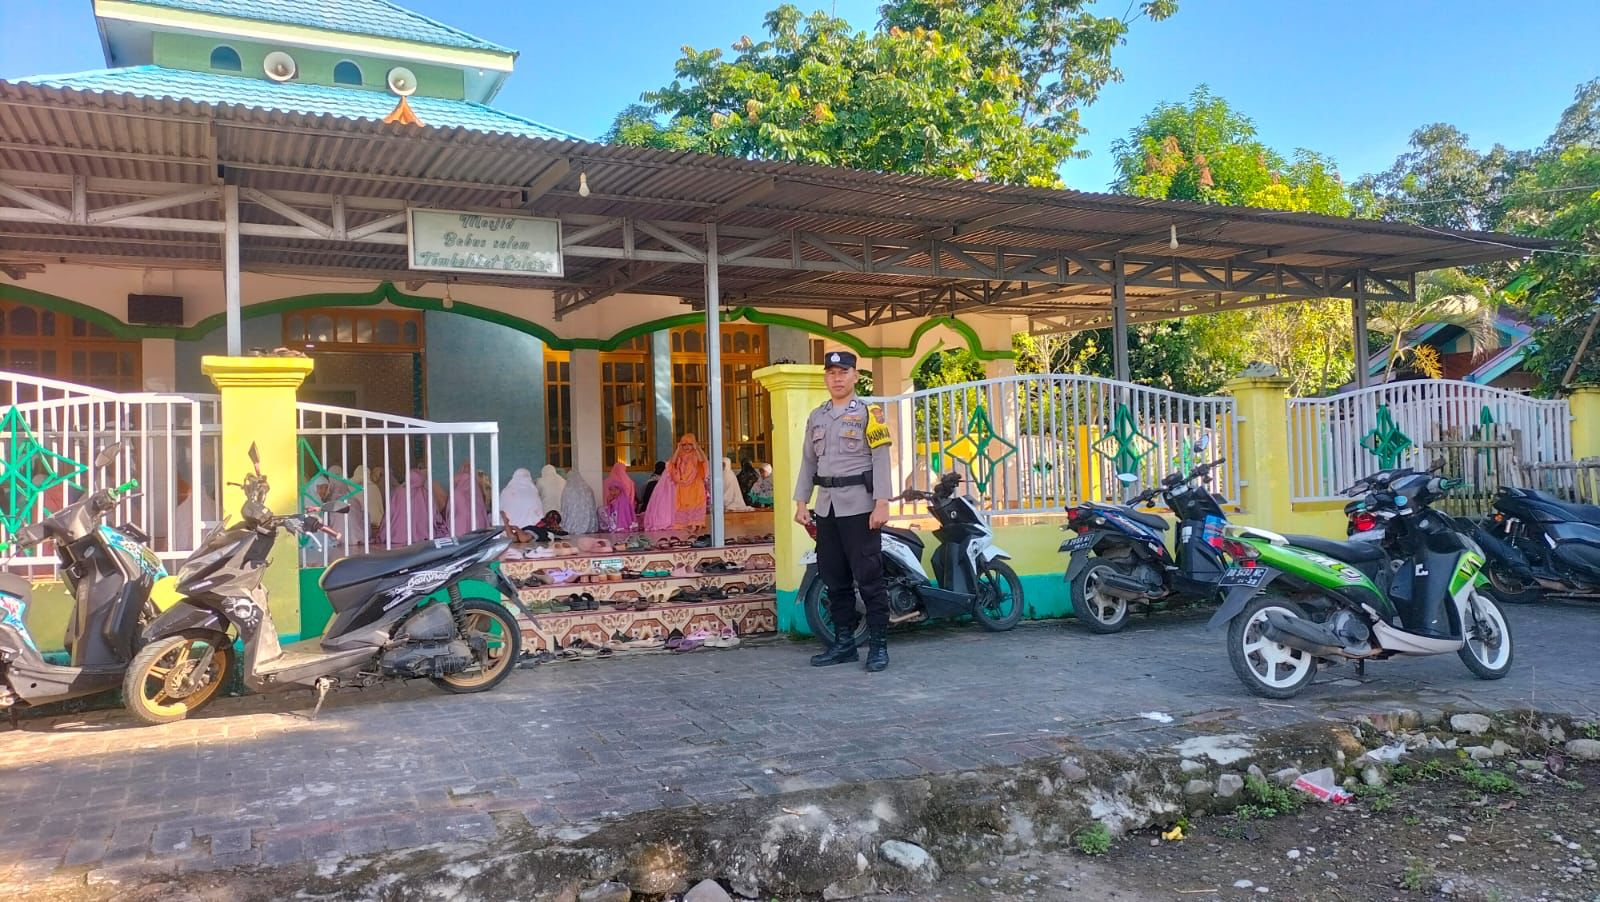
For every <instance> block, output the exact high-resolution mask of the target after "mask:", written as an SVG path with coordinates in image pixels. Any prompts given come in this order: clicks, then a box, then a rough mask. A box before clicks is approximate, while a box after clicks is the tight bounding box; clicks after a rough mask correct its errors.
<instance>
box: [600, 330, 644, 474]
mask: <svg viewBox="0 0 1600 902" xmlns="http://www.w3.org/2000/svg"><path fill="white" fill-rule="evenodd" d="M617 367H632V368H633V369H634V372H637V373H640V374H642V375H643V377H644V379H643V382H642V387H643V393H642V394H641V395H640V397H639V398H638V400H637V402H636V403H637V405H638V408H639V422H638V424H637V425H636V426H635V427H634V428H633V429H631V430H629V429H627V428H626V427H625V426H624V422H625V421H623V420H621V419H620V418H619V417H620V412H621V410H622V408H623V407H624V406H625V402H624V400H623V396H625V395H627V394H628V393H629V392H630V391H637V390H639V389H640V387H641V382H640V380H637V379H618V378H616V377H615V376H614V373H615V370H616V368H617ZM627 403H635V402H627ZM655 426H656V404H655V374H654V372H653V367H652V366H651V362H650V336H648V335H639V336H635V337H634V338H632V339H630V340H629V341H627V342H626V343H624V344H623V345H622V346H621V347H618V348H616V349H614V350H610V351H601V352H600V435H601V439H600V442H601V454H603V455H604V462H605V465H606V468H607V469H610V467H611V465H612V464H613V463H615V462H616V461H619V460H622V459H623V452H624V450H626V451H628V452H631V453H629V455H628V456H629V457H630V458H632V463H629V464H628V469H629V470H637V471H647V470H651V469H653V468H654V466H655V434H656V428H655ZM629 431H631V432H632V433H633V437H632V438H629V439H627V440H624V438H623V437H624V434H625V433H627V432H629Z"/></svg>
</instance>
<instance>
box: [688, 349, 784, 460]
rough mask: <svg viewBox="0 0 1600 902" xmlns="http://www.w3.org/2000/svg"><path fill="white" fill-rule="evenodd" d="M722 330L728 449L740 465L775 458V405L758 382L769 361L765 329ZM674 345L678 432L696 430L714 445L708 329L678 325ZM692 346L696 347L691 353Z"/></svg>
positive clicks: (724, 436)
mask: <svg viewBox="0 0 1600 902" xmlns="http://www.w3.org/2000/svg"><path fill="white" fill-rule="evenodd" d="M719 331H721V333H722V346H723V348H724V349H725V351H724V354H723V356H722V443H723V453H724V454H726V455H727V456H728V457H731V458H733V460H734V461H735V463H737V462H738V461H739V460H741V459H743V458H749V459H750V460H752V461H770V460H771V458H770V457H769V455H770V454H771V432H772V410H771V404H770V402H769V401H768V399H767V393H766V391H765V390H764V389H762V387H761V384H760V383H759V382H757V381H756V380H755V371H756V370H758V369H760V368H762V367H764V366H766V365H767V352H766V344H767V343H766V333H767V330H766V327H765V326H736V325H724V326H723V327H722V328H721V329H720V330H719ZM672 346H673V349H674V353H673V355H672V428H673V434H674V435H675V436H676V435H682V434H683V433H685V432H693V433H694V434H695V435H697V436H698V437H699V438H700V441H701V444H702V445H706V444H709V442H710V436H709V435H708V434H707V431H706V424H707V422H708V420H707V410H708V407H709V405H708V403H707V399H706V381H707V379H706V375H707V370H706V355H705V353H704V350H703V349H704V348H705V329H704V327H703V326H690V327H687V328H683V329H674V330H673V334H672ZM691 348H693V349H696V350H694V351H690V350H689V349H691ZM680 349H681V350H680Z"/></svg>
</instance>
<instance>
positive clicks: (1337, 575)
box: [1209, 469, 1511, 699]
mask: <svg viewBox="0 0 1600 902" xmlns="http://www.w3.org/2000/svg"><path fill="white" fill-rule="evenodd" d="M1460 484H1461V483H1459V482H1455V481H1452V480H1446V479H1442V478H1440V477H1438V476H1435V475H1433V474H1432V473H1427V472H1419V471H1416V470H1411V469H1399V470H1385V471H1384V472H1382V473H1377V474H1374V475H1372V476H1369V477H1367V478H1366V479H1363V480H1362V481H1360V482H1358V483H1356V484H1355V485H1353V486H1351V487H1350V488H1349V489H1346V490H1345V494H1346V495H1362V496H1364V497H1363V498H1362V500H1361V501H1360V502H1357V503H1353V504H1351V505H1350V506H1349V507H1347V508H1346V513H1347V515H1350V516H1352V517H1354V516H1356V515H1358V514H1362V515H1366V516H1367V517H1369V518H1370V517H1373V516H1376V517H1377V518H1379V519H1381V520H1384V521H1386V524H1387V525H1386V527H1385V533H1386V534H1385V536H1384V538H1383V541H1381V542H1368V541H1350V542H1334V541H1330V540H1328V539H1322V538H1318V537H1315V536H1281V535H1278V534H1276V533H1272V532H1268V531H1266V530H1261V529H1253V528H1250V527H1237V526H1230V527H1228V531H1227V536H1226V538H1225V539H1224V541H1223V551H1224V553H1226V554H1227V555H1228V556H1229V557H1231V558H1232V559H1233V561H1234V562H1235V563H1234V566H1232V567H1230V568H1229V569H1228V570H1227V571H1226V572H1224V573H1223V576H1222V580H1221V588H1222V591H1223V592H1224V593H1226V600H1225V601H1224V602H1223V605H1222V607H1221V608H1219V609H1218V610H1217V613H1216V614H1215V616H1213V617H1212V618H1211V621H1210V624H1209V627H1210V628H1213V629H1215V628H1219V627H1221V626H1223V625H1226V626H1227V627H1228V658H1229V660H1230V661H1231V662H1232V664H1233V670H1234V673H1236V674H1237V675H1238V677H1239V679H1240V681H1242V682H1243V683H1244V684H1245V686H1246V688H1248V689H1249V690H1250V691H1251V692H1253V693H1255V694H1256V695H1260V696H1264V697H1266V698H1279V699H1282V698H1291V697H1293V696H1295V695H1298V694H1299V693H1300V692H1301V691H1302V690H1304V689H1305V687H1306V686H1308V685H1310V683H1311V679H1312V677H1314V676H1316V672H1317V663H1318V662H1319V661H1328V662H1335V663H1337V662H1342V661H1356V662H1358V663H1359V664H1360V665H1362V666H1364V665H1365V663H1366V662H1367V661H1374V660H1383V659H1385V658H1390V657H1395V656H1398V655H1407V656H1421V655H1442V654H1448V653H1450V652H1456V653H1457V654H1459V655H1460V656H1461V660H1462V662H1463V663H1465V664H1466V665H1467V668H1468V669H1469V670H1471V671H1472V672H1473V673H1474V674H1476V675H1477V676H1479V677H1480V678H1482V679H1486V680H1497V679H1500V678H1501V677H1503V676H1505V675H1506V673H1507V672H1508V671H1509V670H1510V669H1511V629H1510V627H1509V626H1508V625H1507V624H1506V619H1505V616H1504V615H1503V614H1502V613H1501V611H1500V607H1499V605H1497V604H1496V603H1495V602H1494V600H1493V599H1491V598H1490V597H1489V596H1488V595H1487V594H1486V593H1485V592H1484V591H1483V587H1484V586H1485V585H1486V584H1487V582H1488V578H1487V576H1485V574H1484V572H1483V566H1484V553H1483V549H1482V548H1479V547H1478V545H1477V543H1476V542H1474V541H1473V540H1472V539H1471V538H1470V537H1469V536H1468V535H1466V534H1464V533H1463V532H1462V531H1461V530H1460V525H1459V524H1458V523H1457V521H1456V520H1455V519H1454V518H1452V517H1451V516H1449V515H1448V514H1444V513H1440V512H1439V511H1436V510H1434V509H1433V508H1431V507H1430V506H1429V504H1430V503H1431V502H1433V501H1435V500H1437V499H1438V498H1440V497H1442V496H1443V495H1444V494H1445V493H1446V492H1447V491H1449V490H1450V489H1452V488H1455V487H1456V486H1459V485H1460Z"/></svg>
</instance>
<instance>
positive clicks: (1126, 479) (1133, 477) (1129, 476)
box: [1117, 473, 1139, 485]
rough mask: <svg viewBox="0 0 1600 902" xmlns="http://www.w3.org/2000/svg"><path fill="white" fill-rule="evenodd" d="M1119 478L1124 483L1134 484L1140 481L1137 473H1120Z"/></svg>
mask: <svg viewBox="0 0 1600 902" xmlns="http://www.w3.org/2000/svg"><path fill="white" fill-rule="evenodd" d="M1117 480H1118V481H1120V482H1121V483H1122V484H1123V485H1133V484H1134V483H1136V482H1138V481H1139V476H1138V474H1135V473H1118V474H1117Z"/></svg>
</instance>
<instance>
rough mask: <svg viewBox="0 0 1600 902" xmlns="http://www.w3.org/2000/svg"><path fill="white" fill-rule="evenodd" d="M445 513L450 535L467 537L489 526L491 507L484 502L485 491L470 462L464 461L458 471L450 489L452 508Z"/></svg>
mask: <svg viewBox="0 0 1600 902" xmlns="http://www.w3.org/2000/svg"><path fill="white" fill-rule="evenodd" d="M445 513H446V517H445V520H446V522H447V523H448V524H449V527H450V529H449V533H448V534H449V535H453V536H459V535H465V534H466V533H469V532H472V531H473V530H475V529H485V528H487V527H488V525H489V505H488V504H487V503H485V502H484V500H483V490H482V489H481V488H480V487H479V485H478V475H477V474H476V473H474V472H472V465H471V462H470V461H465V460H463V461H462V462H461V468H460V469H458V470H456V475H455V479H454V480H452V483H451V489H450V507H449V510H448V511H446V512H445Z"/></svg>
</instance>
